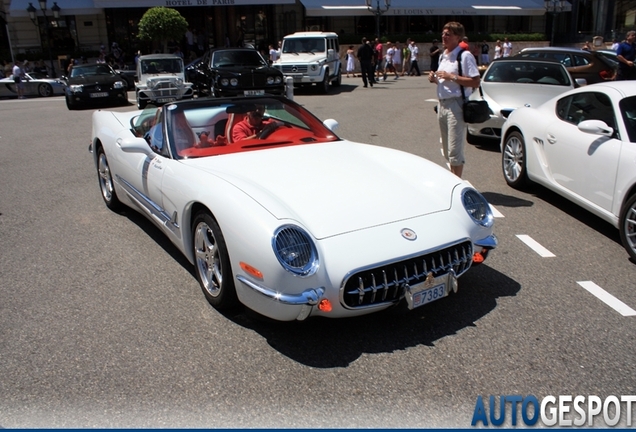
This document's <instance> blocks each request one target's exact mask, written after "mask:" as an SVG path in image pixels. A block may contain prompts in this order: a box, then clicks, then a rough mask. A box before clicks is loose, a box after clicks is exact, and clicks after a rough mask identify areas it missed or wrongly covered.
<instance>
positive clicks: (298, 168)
mask: <svg viewBox="0 0 636 432" xmlns="http://www.w3.org/2000/svg"><path fill="white" fill-rule="evenodd" d="M184 163H186V164H189V165H191V166H193V167H197V168H199V169H202V170H205V171H207V172H209V173H212V174H214V175H217V176H219V177H222V178H223V179H225V180H226V181H228V182H229V183H231V184H233V185H234V186H235V187H237V188H238V189H240V190H242V191H243V192H245V193H246V194H248V195H249V196H251V197H252V198H253V199H254V200H255V201H257V202H258V203H259V204H260V205H262V206H263V207H264V208H266V209H267V210H268V211H269V212H270V213H271V214H272V215H273V216H274V217H276V218H278V219H292V220H296V221H298V222H299V223H301V224H302V225H304V226H305V227H306V228H307V229H308V230H309V231H310V232H311V233H312V234H313V235H314V236H315V237H316V238H319V239H320V238H325V237H330V236H334V235H338V234H342V233H346V232H351V231H354V230H360V229H364V228H368V227H373V226H379V225H383V224H387V223H391V222H395V221H399V220H406V219H410V218H415V217H419V216H423V215H426V214H430V213H434V212H440V211H445V210H448V209H449V208H450V207H451V197H452V191H453V188H454V187H455V186H456V185H457V184H459V183H461V182H462V181H461V179H459V178H458V177H456V176H455V175H453V174H451V173H450V172H449V171H448V170H446V169H444V168H442V167H440V166H438V165H436V164H434V163H432V162H429V161H427V160H425V159H422V158H419V157H416V156H414V155H412V154H409V153H404V152H400V151H396V150H391V149H386V148H384V147H378V146H372V145H365V144H357V143H351V142H348V141H340V142H335V143H325V144H307V145H298V146H292V147H284V148H275V149H266V150H257V151H251V152H245V153H237V154H230V155H224V156H216V157H208V158H200V159H192V160H186V161H184Z"/></svg>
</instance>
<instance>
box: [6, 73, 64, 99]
mask: <svg viewBox="0 0 636 432" xmlns="http://www.w3.org/2000/svg"><path fill="white" fill-rule="evenodd" d="M22 83H23V84H24V95H25V96H42V97H47V96H54V95H63V94H64V88H66V84H65V83H64V81H62V80H59V79H55V78H49V77H47V76H46V75H43V74H41V73H38V72H29V73H26V74H25V75H24V79H23V80H22ZM17 96H18V93H17V92H16V88H15V82H13V78H3V79H0V97H17Z"/></svg>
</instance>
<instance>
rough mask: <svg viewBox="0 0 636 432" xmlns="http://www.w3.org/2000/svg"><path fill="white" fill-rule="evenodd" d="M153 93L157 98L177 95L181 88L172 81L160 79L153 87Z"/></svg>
mask: <svg viewBox="0 0 636 432" xmlns="http://www.w3.org/2000/svg"><path fill="white" fill-rule="evenodd" d="M152 94H153V96H154V97H156V98H161V97H175V96H178V95H179V89H178V88H177V87H175V86H174V84H173V83H172V82H171V81H159V82H158V83H157V84H155V85H154V86H153V87H152Z"/></svg>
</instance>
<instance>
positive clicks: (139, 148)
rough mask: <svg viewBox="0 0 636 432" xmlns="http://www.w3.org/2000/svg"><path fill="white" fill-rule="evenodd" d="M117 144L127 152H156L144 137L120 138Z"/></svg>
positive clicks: (146, 153) (147, 154) (148, 154)
mask: <svg viewBox="0 0 636 432" xmlns="http://www.w3.org/2000/svg"><path fill="white" fill-rule="evenodd" d="M117 144H118V145H119V147H120V148H121V150H122V151H123V152H126V153H142V154H145V155H146V156H150V155H154V152H153V151H152V149H151V148H150V146H149V145H148V143H147V142H146V140H145V139H144V138H137V137H135V138H124V139H118V140H117Z"/></svg>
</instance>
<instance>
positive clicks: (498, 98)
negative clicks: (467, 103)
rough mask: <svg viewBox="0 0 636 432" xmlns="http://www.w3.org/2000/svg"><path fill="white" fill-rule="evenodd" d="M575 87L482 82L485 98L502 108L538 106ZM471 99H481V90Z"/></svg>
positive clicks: (474, 93) (471, 96) (475, 92)
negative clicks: (527, 105)
mask: <svg viewBox="0 0 636 432" xmlns="http://www.w3.org/2000/svg"><path fill="white" fill-rule="evenodd" d="M573 88H574V87H568V86H556V85H547V84H545V85H541V84H523V83H482V90H483V92H484V98H485V99H486V100H487V101H488V102H489V103H490V101H494V102H495V103H496V104H497V105H498V106H499V107H500V108H501V109H505V108H512V109H515V108H519V107H522V106H525V105H526V104H529V105H530V106H532V107H534V108H536V107H538V106H539V105H541V104H543V103H544V102H546V101H549V100H550V99H552V98H553V97H555V96H558V95H559V94H561V93H563V92H566V91H568V90H572V89H573ZM470 99H480V96H479V91H474V92H473V94H472V95H470Z"/></svg>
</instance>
